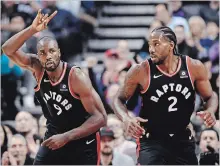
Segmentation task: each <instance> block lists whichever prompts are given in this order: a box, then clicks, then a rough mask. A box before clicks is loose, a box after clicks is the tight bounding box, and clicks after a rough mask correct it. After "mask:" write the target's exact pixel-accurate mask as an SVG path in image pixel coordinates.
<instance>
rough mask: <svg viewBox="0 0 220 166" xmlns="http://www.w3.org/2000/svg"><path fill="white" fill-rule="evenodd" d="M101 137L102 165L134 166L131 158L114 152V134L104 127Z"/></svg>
mask: <svg viewBox="0 0 220 166" xmlns="http://www.w3.org/2000/svg"><path fill="white" fill-rule="evenodd" d="M100 136H101V165H104V166H107V165H113V166H119V165H120V166H134V165H135V163H134V161H133V160H132V158H131V157H129V156H127V155H124V154H123V153H120V152H119V151H117V150H114V139H115V137H114V133H113V131H112V130H111V129H110V128H108V127H103V128H102V129H101V131H100Z"/></svg>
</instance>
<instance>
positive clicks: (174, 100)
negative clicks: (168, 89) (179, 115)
mask: <svg viewBox="0 0 220 166" xmlns="http://www.w3.org/2000/svg"><path fill="white" fill-rule="evenodd" d="M168 100H169V101H170V100H172V101H173V102H172V103H171V104H170V106H169V108H168V112H172V111H177V108H174V106H175V105H176V103H177V98H176V97H174V96H171V97H169V98H168Z"/></svg>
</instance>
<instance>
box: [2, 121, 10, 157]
mask: <svg viewBox="0 0 220 166" xmlns="http://www.w3.org/2000/svg"><path fill="white" fill-rule="evenodd" d="M11 137H12V132H11V130H10V129H9V127H7V126H5V125H2V124H1V126H0V145H1V156H0V157H2V154H3V153H4V152H5V151H7V148H8V142H9V139H11Z"/></svg>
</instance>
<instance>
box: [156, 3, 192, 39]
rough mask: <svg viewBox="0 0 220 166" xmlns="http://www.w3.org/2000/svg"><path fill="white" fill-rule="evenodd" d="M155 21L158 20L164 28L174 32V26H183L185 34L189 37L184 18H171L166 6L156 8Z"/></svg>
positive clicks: (187, 26) (161, 5)
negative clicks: (166, 27)
mask: <svg viewBox="0 0 220 166" xmlns="http://www.w3.org/2000/svg"><path fill="white" fill-rule="evenodd" d="M156 19H158V20H160V21H162V22H163V24H165V25H166V26H168V27H170V28H171V29H172V30H174V27H175V26H176V25H183V26H184V30H185V33H186V34H187V36H188V35H190V30H189V25H188V22H187V21H186V19H185V18H183V17H176V16H172V14H171V13H169V11H168V7H167V5H164V4H159V5H157V6H156Z"/></svg>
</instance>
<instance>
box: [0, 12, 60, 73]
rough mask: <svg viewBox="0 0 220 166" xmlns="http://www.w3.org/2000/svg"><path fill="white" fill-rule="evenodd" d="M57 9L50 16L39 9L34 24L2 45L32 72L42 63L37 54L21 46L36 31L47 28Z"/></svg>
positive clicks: (7, 53) (3, 48)
mask: <svg viewBox="0 0 220 166" xmlns="http://www.w3.org/2000/svg"><path fill="white" fill-rule="evenodd" d="M56 13H57V12H56V11H55V12H54V13H53V14H51V15H50V16H49V17H48V14H46V15H43V14H41V10H39V11H38V14H37V16H36V18H35V19H34V21H33V23H32V25H31V26H30V27H28V28H26V29H24V30H22V31H21V32H19V33H17V34H15V35H14V36H12V37H11V38H10V39H8V40H7V41H6V42H5V43H4V44H3V46H2V50H3V52H4V53H5V54H6V55H7V56H8V57H9V58H10V59H11V60H12V61H14V62H15V63H16V64H18V65H19V66H21V67H23V68H26V69H29V70H31V71H32V72H35V71H38V70H39V69H41V65H40V63H39V60H38V58H37V56H36V55H33V54H26V53H24V52H23V51H21V49H20V48H21V46H22V45H23V44H24V43H25V41H26V40H28V39H29V38H30V37H31V36H33V35H34V34H35V33H36V32H40V31H42V30H44V29H45V28H46V25H47V24H48V22H49V21H50V20H51V19H52V18H53V17H54V16H55V15H56Z"/></svg>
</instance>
